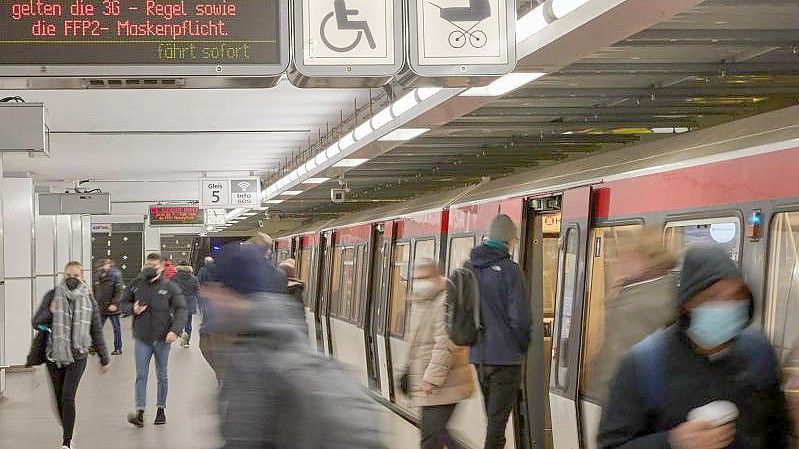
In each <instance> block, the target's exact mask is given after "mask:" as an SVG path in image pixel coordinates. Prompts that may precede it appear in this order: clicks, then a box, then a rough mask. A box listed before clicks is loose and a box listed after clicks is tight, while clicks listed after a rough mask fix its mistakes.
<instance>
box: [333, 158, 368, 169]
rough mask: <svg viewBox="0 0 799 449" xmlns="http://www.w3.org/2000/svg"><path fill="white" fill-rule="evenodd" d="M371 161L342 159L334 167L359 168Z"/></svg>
mask: <svg viewBox="0 0 799 449" xmlns="http://www.w3.org/2000/svg"><path fill="white" fill-rule="evenodd" d="M368 160H369V159H342V160H340V161H338V162H336V163H335V164H334V165H333V166H334V167H357V166H359V165H361V164H363V163H364V162H366V161H368Z"/></svg>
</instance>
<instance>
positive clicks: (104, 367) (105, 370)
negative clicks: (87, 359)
mask: <svg viewBox="0 0 799 449" xmlns="http://www.w3.org/2000/svg"><path fill="white" fill-rule="evenodd" d="M109 371H111V364H110V363H109V364H108V365H100V374H106V373H108V372H109Z"/></svg>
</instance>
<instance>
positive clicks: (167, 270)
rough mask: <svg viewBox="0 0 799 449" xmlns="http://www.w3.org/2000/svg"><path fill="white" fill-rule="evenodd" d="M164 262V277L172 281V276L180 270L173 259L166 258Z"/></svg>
mask: <svg viewBox="0 0 799 449" xmlns="http://www.w3.org/2000/svg"><path fill="white" fill-rule="evenodd" d="M163 264H164V273H163V276H164V279H166V280H167V281H171V280H172V278H173V277H175V275H176V274H178V270H177V268H176V267H175V264H173V263H172V261H171V260H169V259H166V260H164V262H163Z"/></svg>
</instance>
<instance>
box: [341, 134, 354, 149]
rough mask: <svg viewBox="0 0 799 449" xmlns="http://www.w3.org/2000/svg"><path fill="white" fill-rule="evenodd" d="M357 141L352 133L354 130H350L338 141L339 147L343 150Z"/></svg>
mask: <svg viewBox="0 0 799 449" xmlns="http://www.w3.org/2000/svg"><path fill="white" fill-rule="evenodd" d="M354 143H355V138H354V137H353V135H352V132H348V133H347V134H345V135H344V137H342V138H341V140H339V141H338V147H339V148H340V149H341V150H346V149H347V148H349V147H351V146H352V145H353V144H354Z"/></svg>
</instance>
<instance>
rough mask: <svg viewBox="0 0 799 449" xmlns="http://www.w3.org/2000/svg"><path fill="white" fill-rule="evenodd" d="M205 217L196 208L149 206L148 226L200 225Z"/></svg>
mask: <svg viewBox="0 0 799 449" xmlns="http://www.w3.org/2000/svg"><path fill="white" fill-rule="evenodd" d="M204 223H205V217H204V216H203V213H202V211H201V210H200V208H199V207H197V206H150V226H176V225H201V224H204Z"/></svg>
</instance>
